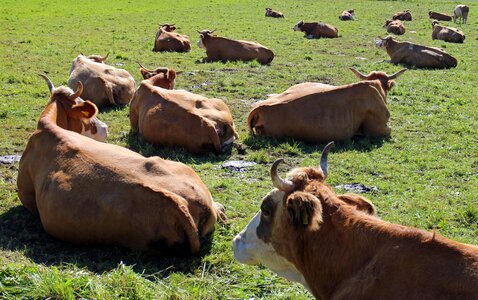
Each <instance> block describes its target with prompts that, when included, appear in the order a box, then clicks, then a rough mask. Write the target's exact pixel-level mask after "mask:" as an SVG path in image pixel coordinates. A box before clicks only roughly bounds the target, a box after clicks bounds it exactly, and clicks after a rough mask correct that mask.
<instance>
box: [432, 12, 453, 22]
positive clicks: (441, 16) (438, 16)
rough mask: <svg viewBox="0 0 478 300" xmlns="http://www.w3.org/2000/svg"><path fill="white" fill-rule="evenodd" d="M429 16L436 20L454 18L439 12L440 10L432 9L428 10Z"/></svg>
mask: <svg viewBox="0 0 478 300" xmlns="http://www.w3.org/2000/svg"><path fill="white" fill-rule="evenodd" d="M428 17H429V18H430V19H434V20H438V21H451V20H452V16H450V15H447V14H443V13H439V12H434V11H431V10H430V11H429V12H428Z"/></svg>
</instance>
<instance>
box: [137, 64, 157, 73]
mask: <svg viewBox="0 0 478 300" xmlns="http://www.w3.org/2000/svg"><path fill="white" fill-rule="evenodd" d="M138 65H139V66H140V67H141V68H143V69H144V70H145V71H148V72H149V73H153V72H154V71H153V70H149V69H146V68H145V67H143V65H142V64H140V63H138Z"/></svg>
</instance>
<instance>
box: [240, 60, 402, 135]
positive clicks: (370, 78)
mask: <svg viewBox="0 0 478 300" xmlns="http://www.w3.org/2000/svg"><path fill="white" fill-rule="evenodd" d="M351 69H352V71H353V72H354V73H355V75H357V77H359V78H360V79H362V80H363V81H361V82H358V83H353V84H348V85H343V86H332V85H327V84H321V83H311V82H307V83H301V84H297V85H294V86H292V87H290V88H289V89H287V90H286V91H285V92H283V93H281V94H276V95H273V96H271V97H270V98H268V99H267V100H264V101H262V102H259V103H258V104H256V105H255V107H254V108H253V109H252V110H251V112H250V113H249V116H248V118H247V124H248V126H249V129H250V131H251V132H252V134H256V135H260V136H269V137H292V138H295V139H299V140H304V141H308V142H312V143H320V142H324V141H330V140H343V139H348V138H351V137H352V136H354V135H365V136H366V137H376V136H388V135H390V131H391V129H390V127H388V125H387V122H388V119H389V117H390V113H389V111H388V109H387V100H386V97H387V92H388V91H389V90H390V89H391V88H392V87H393V86H394V84H395V82H394V81H393V79H395V78H397V77H398V76H400V75H401V74H402V73H403V72H404V71H406V69H403V70H401V71H398V72H397V73H395V74H393V75H390V76H388V75H387V74H385V73H384V72H371V73H370V74H368V75H364V74H362V73H360V72H358V71H357V70H355V69H353V68H351Z"/></svg>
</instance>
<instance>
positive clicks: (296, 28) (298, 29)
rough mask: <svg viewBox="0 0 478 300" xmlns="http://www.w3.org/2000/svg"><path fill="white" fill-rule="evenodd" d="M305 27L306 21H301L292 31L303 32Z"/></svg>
mask: <svg viewBox="0 0 478 300" xmlns="http://www.w3.org/2000/svg"><path fill="white" fill-rule="evenodd" d="M303 25H304V20H302V21H299V22H298V23H297V24H295V26H294V27H292V29H294V30H295V31H302V26H303Z"/></svg>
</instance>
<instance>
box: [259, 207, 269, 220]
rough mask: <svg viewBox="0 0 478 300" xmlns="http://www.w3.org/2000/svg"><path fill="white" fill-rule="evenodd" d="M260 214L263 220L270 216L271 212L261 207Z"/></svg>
mask: <svg viewBox="0 0 478 300" xmlns="http://www.w3.org/2000/svg"><path fill="white" fill-rule="evenodd" d="M261 214H262V216H264V217H265V218H268V217H270V216H271V212H270V210H269V209H267V208H265V207H261Z"/></svg>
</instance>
